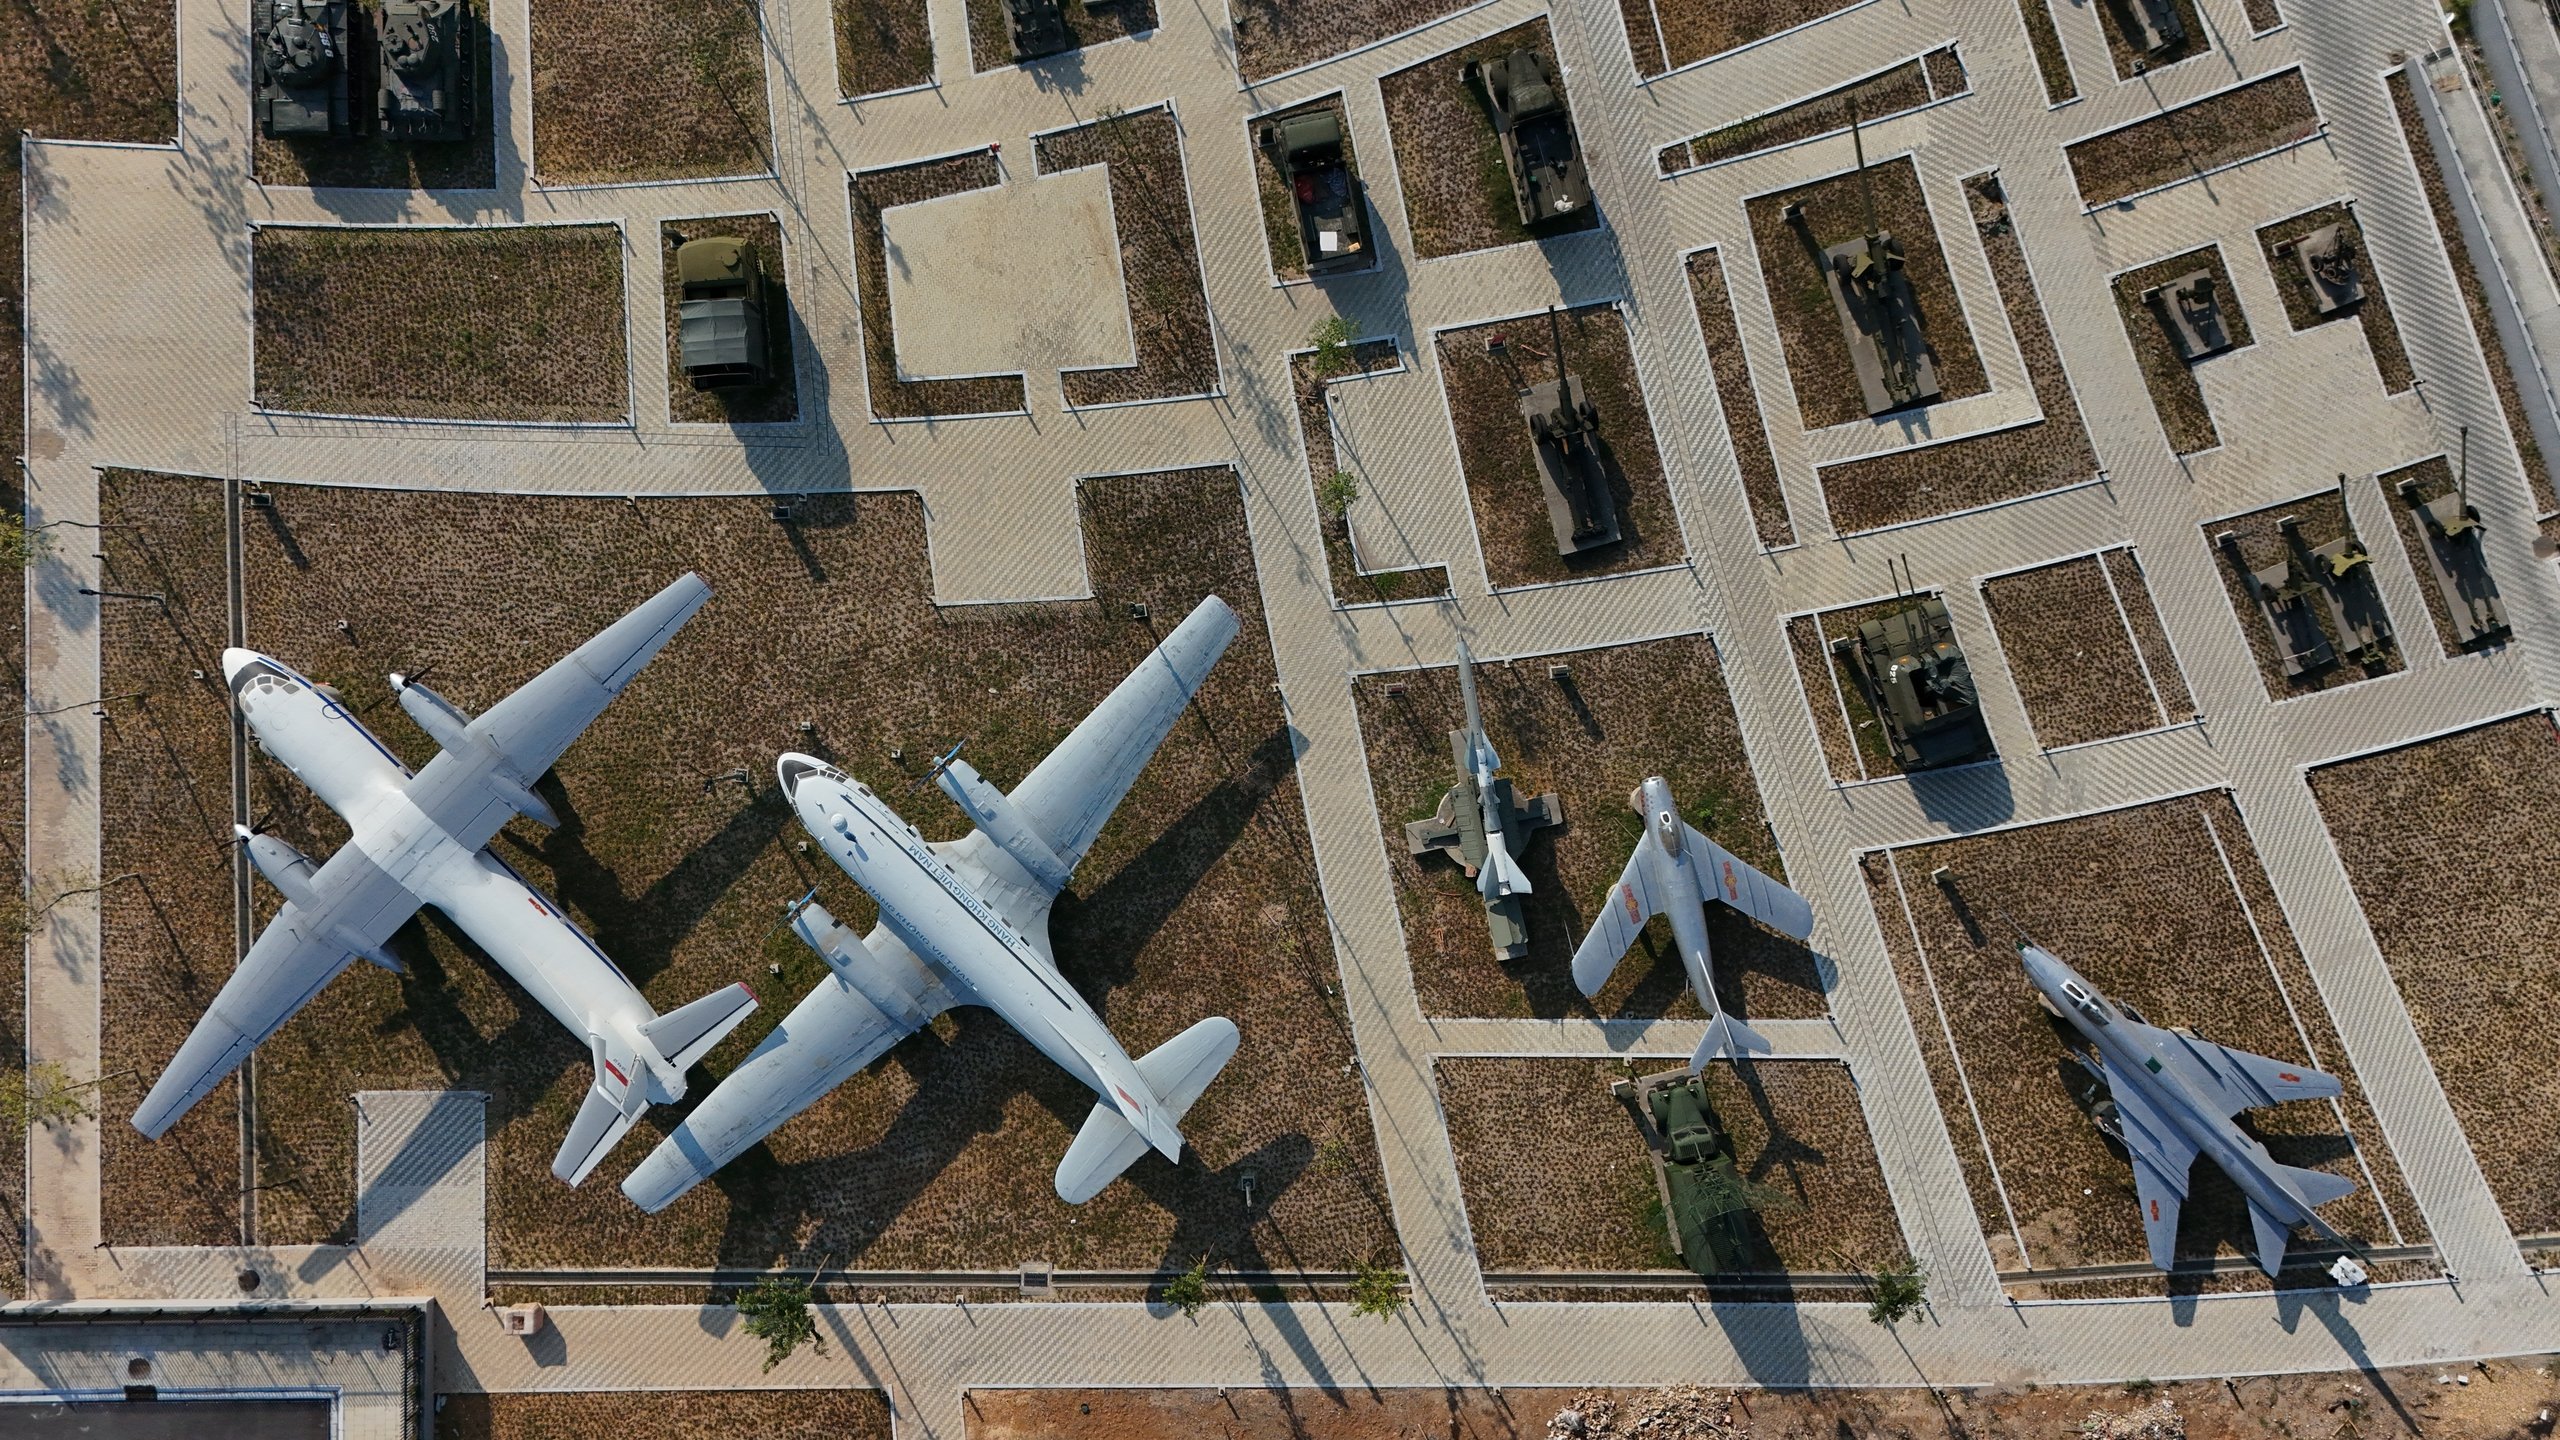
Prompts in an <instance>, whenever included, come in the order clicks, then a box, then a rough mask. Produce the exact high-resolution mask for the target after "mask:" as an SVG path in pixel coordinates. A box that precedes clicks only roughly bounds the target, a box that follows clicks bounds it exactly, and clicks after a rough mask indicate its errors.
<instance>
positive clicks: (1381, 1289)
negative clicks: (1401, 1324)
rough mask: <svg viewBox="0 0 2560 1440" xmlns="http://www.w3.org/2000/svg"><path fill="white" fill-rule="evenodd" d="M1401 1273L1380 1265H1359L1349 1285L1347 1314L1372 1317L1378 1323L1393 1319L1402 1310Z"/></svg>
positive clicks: (1403, 1298) (1366, 1262)
mask: <svg viewBox="0 0 2560 1440" xmlns="http://www.w3.org/2000/svg"><path fill="white" fill-rule="evenodd" d="M1404 1303H1405V1293H1404V1272H1403V1271H1401V1270H1390V1269H1387V1268H1386V1267H1385V1266H1383V1265H1372V1264H1370V1263H1369V1262H1368V1261H1366V1260H1363V1261H1361V1262H1360V1273H1359V1276H1358V1278H1356V1279H1354V1280H1353V1281H1352V1282H1351V1313H1352V1314H1354V1315H1375V1316H1377V1317H1378V1318H1379V1319H1381V1320H1385V1319H1390V1318H1393V1317H1394V1315H1395V1314H1396V1312H1397V1311H1399V1310H1402V1309H1403V1308H1404Z"/></svg>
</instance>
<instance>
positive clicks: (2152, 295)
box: [2142, 270, 2231, 361]
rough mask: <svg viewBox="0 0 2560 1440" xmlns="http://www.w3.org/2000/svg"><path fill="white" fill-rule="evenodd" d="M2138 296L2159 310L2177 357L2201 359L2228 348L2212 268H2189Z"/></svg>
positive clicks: (2229, 340)
mask: <svg viewBox="0 0 2560 1440" xmlns="http://www.w3.org/2000/svg"><path fill="white" fill-rule="evenodd" d="M2142 298H2143V299H2145V300H2148V301H2150V302H2151V308H2152V309H2153V310H2154V311H2155V312H2157V313H2158V314H2159V316H2160V325H2161V328H2162V329H2164V330H2166V331H2168V333H2169V343H2170V344H2172V345H2175V346H2176V347H2178V358H2179V359H2181V360H2187V361H2196V360H2201V359H2203V358H2204V357H2206V356H2207V355H2219V354H2221V353H2222V352H2223V351H2225V350H2228V349H2230V348H2231V331H2230V329H2229V328H2228V327H2227V326H2225V325H2224V324H2223V323H2222V287H2221V286H2219V285H2217V284H2215V283H2214V279H2213V272H2212V271H2210V270H2190V271H2188V272H2187V273H2186V274H2184V275H2181V276H2179V277H2178V278H2177V279H2175V280H2172V281H2170V282H2169V283H2168V284H2166V285H2162V286H2159V287H2158V288H2156V289H2153V290H2150V291H2148V292H2146V293H2145V294H2144V295H2143V297H2142Z"/></svg>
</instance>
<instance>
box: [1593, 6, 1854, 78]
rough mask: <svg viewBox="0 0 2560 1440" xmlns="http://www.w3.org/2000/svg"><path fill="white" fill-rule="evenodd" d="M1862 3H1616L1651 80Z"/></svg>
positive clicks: (1638, 59) (1644, 72)
mask: <svg viewBox="0 0 2560 1440" xmlns="http://www.w3.org/2000/svg"><path fill="white" fill-rule="evenodd" d="M1860 3H1863V0H1846V3H1843V0H1618V9H1619V12H1620V13H1621V14H1622V15H1624V16H1625V18H1626V22H1627V44H1628V46H1629V47H1630V48H1632V49H1633V50H1634V51H1635V57H1636V73H1637V74H1638V75H1642V76H1646V77H1651V76H1655V75H1660V74H1663V73H1665V72H1667V71H1671V70H1677V69H1679V68H1680V67H1681V66H1683V65H1694V64H1696V63H1697V62H1699V61H1701V60H1705V59H1708V58H1709V57H1711V56H1716V55H1722V54H1723V53H1725V52H1726V51H1728V50H1738V49H1740V48H1742V47H1743V46H1745V45H1748V44H1750V43H1752V42H1753V41H1755V40H1766V39H1768V38H1769V37H1770V36H1772V35H1775V34H1778V33H1779V32H1781V31H1785V30H1792V29H1794V28H1796V27H1797V26H1799V25H1809V24H1811V23H1813V22H1814V21H1816V20H1819V19H1821V18H1823V17H1824V16H1826V15H1836V14H1838V13H1840V12H1841V11H1843V10H1848V9H1854V8H1856V6H1857V5H1858V4H1860Z"/></svg>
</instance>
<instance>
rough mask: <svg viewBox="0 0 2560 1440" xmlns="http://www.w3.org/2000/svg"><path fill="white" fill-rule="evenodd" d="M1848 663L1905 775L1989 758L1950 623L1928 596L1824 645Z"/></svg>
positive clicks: (1987, 737)
mask: <svg viewBox="0 0 2560 1440" xmlns="http://www.w3.org/2000/svg"><path fill="white" fill-rule="evenodd" d="M1831 653H1832V654H1834V655H1837V656H1839V657H1840V658H1841V659H1843V660H1845V661H1847V662H1848V663H1849V668H1850V670H1851V671H1852V672H1853V673H1855V674H1856V676H1857V677H1858V690H1859V693H1860V694H1862V695H1864V696H1865V697H1866V701H1867V705H1868V707H1869V708H1870V709H1872V710H1874V711H1875V716H1876V723H1877V724H1879V725H1881V726H1883V727H1884V737H1885V743H1886V744H1887V745H1888V746H1890V747H1891V748H1892V750H1893V758H1894V759H1895V760H1896V761H1897V762H1898V763H1900V764H1901V766H1902V767H1903V768H1904V769H1906V770H1927V769H1930V768H1932V767H1935V766H1940V765H1961V764H1964V763H1965V762H1966V761H1969V760H1978V759H1982V758H1984V757H1986V756H1988V755H1990V754H1991V753H1992V750H1991V732H1990V730H1989V729H1988V728H1986V727H1985V726H1984V724H1983V722H1982V702H1981V701H1980V699H1979V698H1978V697H1977V696H1976V695H1975V694H1974V689H1973V671H1972V669H1971V667H1969V666H1968V665H1966V663H1965V658H1964V651H1963V649H1962V648H1960V647H1959V646H1958V645H1957V644H1956V627H1955V622H1953V621H1951V620H1949V619H1948V618H1947V604H1946V602H1945V601H1943V600H1941V599H1939V598H1938V597H1936V596H1935V595H1932V596H1930V597H1928V598H1927V599H1925V600H1921V601H1919V602H1918V603H1917V604H1914V605H1913V606H1911V607H1910V608H1909V609H1907V610H1897V611H1895V612H1894V613H1892V614H1890V615H1887V616H1885V617H1884V618H1883V619H1881V620H1870V621H1868V622H1867V623H1865V624H1864V625H1861V626H1859V627H1858V633H1857V634H1856V635H1855V636H1848V635H1843V636H1841V637H1840V638H1839V639H1837V640H1834V641H1833V642H1831Z"/></svg>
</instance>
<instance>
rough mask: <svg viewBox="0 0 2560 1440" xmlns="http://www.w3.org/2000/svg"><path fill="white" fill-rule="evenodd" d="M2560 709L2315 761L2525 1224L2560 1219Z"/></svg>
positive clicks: (2493, 1175) (2438, 1052) (2377, 937)
mask: <svg viewBox="0 0 2560 1440" xmlns="http://www.w3.org/2000/svg"><path fill="white" fill-rule="evenodd" d="M2553 749H2554V736H2553V731H2552V722H2551V719H2550V717H2548V716H2547V715H2543V714H2539V713H2536V714H2527V715H2519V716H2517V717H2516V718H2514V719H2512V720H2501V721H2498V722H2497V723H2495V724H2492V725H2483V726H2480V727H2479V728H2477V729H2472V730H2465V731H2462V732H2460V733H2459V734H2454V735H2447V736H2443V737H2441V738H2439V739H2435V740H2427V741H2423V742H2420V743H2418V744H2415V745H2409V746H2404V747H2402V748H2400V749H2397V750H2386V751H2384V752H2382V753H2381V754H2378V755H2368V756H2365V757H2363V758H2361V759H2356V760H2348V761H2343V762H2340V763H2338V764H2335V765H2326V766H2322V767H2321V768H2319V769H2316V770H2313V771H2312V772H2311V793H2312V796H2313V798H2314V799H2316V800H2317V801H2318V802H2319V804H2320V814H2321V818H2322V819H2323V820H2325V821H2327V822H2328V826H2329V834H2330V836H2331V837H2332V838H2333V839H2335V840H2336V842H2337V846H2338V856H2339V858H2340V859H2341V860H2342V861H2344V862H2345V864H2346V867H2347V878H2348V879H2349V881H2351V882H2352V883H2353V884H2354V886H2355V891H2356V900H2357V902H2358V903H2359V904H2360V905H2361V906H2362V907H2363V909H2364V916H2365V923H2366V924H2368V925H2370V926H2372V927H2373V938H2374V943H2375V944H2376V945H2379V946H2380V947H2381V949H2382V956H2383V959H2384V960H2385V961H2386V962H2388V964H2389V966H2390V969H2391V978H2392V979H2393V980H2394V981H2395V982H2397V984H2398V985H2399V987H2400V999H2401V1003H2402V1004H2404V1005H2406V1006H2407V1007H2408V1010H2409V1021H2410V1023H2411V1024H2413V1025H2415V1026H2416V1027H2417V1030H2418V1038H2419V1040H2420V1041H2422V1042H2423V1043H2424V1044H2425V1045H2426V1048H2427V1059H2428V1061H2429V1063H2431V1064H2432V1065H2433V1066H2434V1067H2435V1072H2436V1076H2437V1078H2438V1079H2439V1080H2441V1081H2443V1083H2444V1092H2445V1098H2446V1099H2447V1100H2448V1101H2450V1102H2452V1105H2453V1111H2454V1114H2455V1116H2456V1117H2457V1118H2459V1119H2460V1120H2461V1122H2462V1130H2463V1134H2464V1135H2465V1136H2466V1137H2468V1138H2469V1140H2470V1142H2471V1153H2472V1154H2473V1156H2475V1157H2476V1158H2477V1159H2478V1160H2479V1162H2480V1170H2481V1173H2482V1174H2483V1175H2484V1176H2486V1177H2487V1178H2488V1181H2489V1188H2490V1190H2491V1192H2492V1193H2494V1194H2495V1195H2496V1196H2497V1197H2498V1206H2499V1209H2500V1210H2501V1211H2502V1212H2503V1213H2504V1214H2505V1215H2506V1217H2507V1225H2508V1227H2509V1228H2510V1229H2512V1230H2514V1231H2516V1232H2517V1233H2518V1234H2545V1233H2548V1232H2550V1231H2552V1230H2555V1229H2560V1156H2555V1155H2554V1154H2553V1153H2552V1149H2551V1147H2550V1146H2549V1145H2546V1144H2543V1143H2541V1140H2540V1139H2539V1138H2538V1137H2539V1136H2541V1135H2542V1134H2543V1132H2544V1128H2545V1127H2546V1126H2547V1118H2548V1117H2549V1115H2550V1114H2551V1113H2552V1107H2553V1106H2554V1105H2555V1104H2560V1044H2556V1043H2555V1041H2554V1038H2553V1036H2552V1033H2551V1027H2550V1026H2548V1025H2545V1024H2543V1023H2541V1022H2540V1020H2539V1019H2537V1018H2535V1017H2538V1016H2541V1015H2545V1014H2548V1013H2549V1010H2550V1007H2551V1004H2552V1003H2553V1000H2554V997H2555V996H2560V969H2555V967H2554V965H2553V962H2552V958H2551V955H2550V952H2549V951H2548V949H2547V948H2545V947H2539V946H2531V945H2525V946H2519V945H2517V944H2515V943H2514V940H2515V937H2516V936H2518V935H2547V934H2550V933H2552V931H2551V928H2550V927H2551V925H2552V923H2553V921H2554V920H2555V918H2560V917H2555V915H2554V913H2553V907H2554V903H2555V897H2560V842H2555V840H2554V837H2553V835H2552V831H2551V826H2550V823H2549V818H2550V813H2551V812H2550V810H2549V809H2548V806H2547V802H2548V801H2550V800H2551V799H2553V798H2554V797H2555V795H2560V766H2555V765H2554V764H2553V763H2552V760H2553Z"/></svg>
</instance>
